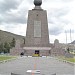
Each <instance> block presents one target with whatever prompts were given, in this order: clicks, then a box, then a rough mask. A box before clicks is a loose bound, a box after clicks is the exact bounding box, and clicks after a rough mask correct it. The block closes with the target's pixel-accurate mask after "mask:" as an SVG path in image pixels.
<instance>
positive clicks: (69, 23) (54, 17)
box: [0, 0, 75, 43]
mask: <svg viewBox="0 0 75 75" xmlns="http://www.w3.org/2000/svg"><path fill="white" fill-rule="evenodd" d="M33 8H34V4H33V0H0V30H4V31H8V32H12V33H15V34H19V35H23V36H25V35H26V27H27V15H28V10H31V9H33ZM42 8H43V9H44V10H47V16H48V28H49V37H50V42H51V43H53V42H54V40H55V39H58V40H59V42H60V43H66V34H67V43H69V42H71V40H72V41H73V40H75V0H43V4H42ZM70 30H71V38H70ZM65 31H66V34H65Z"/></svg>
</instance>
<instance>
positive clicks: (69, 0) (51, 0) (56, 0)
mask: <svg viewBox="0 0 75 75" xmlns="http://www.w3.org/2000/svg"><path fill="white" fill-rule="evenodd" d="M43 1H45V2H46V1H48V0H43ZM49 1H50V2H72V1H74V0H49ZM49 1H48V2H49Z"/></svg>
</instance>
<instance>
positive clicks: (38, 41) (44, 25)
mask: <svg viewBox="0 0 75 75" xmlns="http://www.w3.org/2000/svg"><path fill="white" fill-rule="evenodd" d="M41 4H42V0H34V5H35V7H34V9H32V10H29V12H28V21H27V31H26V38H25V47H24V49H25V50H26V52H27V53H28V54H39V53H41V50H42V51H45V50H47V51H48V50H50V48H49V33H48V21H47V12H46V10H43V9H42V8H41ZM43 53H44V52H43ZM46 53H47V52H46Z"/></svg>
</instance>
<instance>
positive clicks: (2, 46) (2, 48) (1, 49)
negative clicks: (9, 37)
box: [0, 43, 4, 53]
mask: <svg viewBox="0 0 75 75" xmlns="http://www.w3.org/2000/svg"><path fill="white" fill-rule="evenodd" d="M3 51H4V45H3V43H1V44H0V53H2V52H3Z"/></svg>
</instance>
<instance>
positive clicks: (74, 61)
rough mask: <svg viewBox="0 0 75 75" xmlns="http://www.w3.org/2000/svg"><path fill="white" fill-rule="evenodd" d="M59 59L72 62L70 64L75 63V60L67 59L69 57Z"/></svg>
mask: <svg viewBox="0 0 75 75" xmlns="http://www.w3.org/2000/svg"><path fill="white" fill-rule="evenodd" d="M58 58H59V59H62V60H66V61H70V62H73V63H75V58H67V57H63V56H61V57H58Z"/></svg>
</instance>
